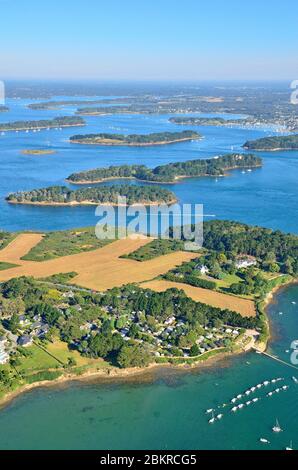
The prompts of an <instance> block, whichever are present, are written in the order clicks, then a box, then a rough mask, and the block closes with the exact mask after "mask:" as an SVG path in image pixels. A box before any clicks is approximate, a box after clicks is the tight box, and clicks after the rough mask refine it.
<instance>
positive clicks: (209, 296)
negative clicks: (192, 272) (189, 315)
mask: <svg viewBox="0 0 298 470" xmlns="http://www.w3.org/2000/svg"><path fill="white" fill-rule="evenodd" d="M142 287H145V288H148V289H152V290H155V291H157V292H163V291H165V290H167V289H171V288H174V287H175V288H177V289H182V290H184V292H185V293H186V295H188V296H189V297H191V298H192V299H193V300H196V301H197V302H201V303H203V304H208V305H212V306H213V307H218V308H221V309H226V308H227V309H229V310H233V311H234V312H238V313H240V314H241V315H242V316H243V317H254V316H255V315H256V309H255V304H254V302H253V301H252V300H246V299H241V298H239V297H234V296H233V295H228V294H222V293H221V292H215V291H212V290H208V289H202V288H200V287H192V286H189V285H187V284H182V283H179V282H170V281H150V282H145V283H143V284H142Z"/></svg>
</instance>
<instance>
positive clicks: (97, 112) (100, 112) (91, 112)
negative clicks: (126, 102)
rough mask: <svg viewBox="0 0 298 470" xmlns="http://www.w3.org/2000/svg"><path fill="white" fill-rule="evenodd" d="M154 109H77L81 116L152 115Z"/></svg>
mask: <svg viewBox="0 0 298 470" xmlns="http://www.w3.org/2000/svg"><path fill="white" fill-rule="evenodd" d="M153 112H154V109H152V107H148V106H147V107H146V106H87V107H83V108H78V109H77V110H76V114H80V115H81V116H106V115H109V114H152V113H153Z"/></svg>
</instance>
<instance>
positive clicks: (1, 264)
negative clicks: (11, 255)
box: [0, 261, 18, 271]
mask: <svg viewBox="0 0 298 470" xmlns="http://www.w3.org/2000/svg"><path fill="white" fill-rule="evenodd" d="M17 266H18V265H17V264H12V263H5V262H2V261H0V271H4V270H5V269H10V268H16V267H17Z"/></svg>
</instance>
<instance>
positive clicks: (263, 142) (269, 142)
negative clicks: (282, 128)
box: [243, 134, 298, 152]
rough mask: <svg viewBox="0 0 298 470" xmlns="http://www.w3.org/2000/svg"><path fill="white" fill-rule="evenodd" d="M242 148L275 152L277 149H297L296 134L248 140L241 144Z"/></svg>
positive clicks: (297, 137) (297, 140)
mask: <svg viewBox="0 0 298 470" xmlns="http://www.w3.org/2000/svg"><path fill="white" fill-rule="evenodd" d="M243 148H245V149H247V150H259V151H268V152H275V151H277V150H298V134H292V135H285V136H274V137H264V138H262V139H257V140H250V141H247V142H246V143H245V144H244V145H243Z"/></svg>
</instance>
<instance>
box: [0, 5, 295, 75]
mask: <svg viewBox="0 0 298 470" xmlns="http://www.w3.org/2000/svg"><path fill="white" fill-rule="evenodd" d="M0 18H1V26H0V80H1V79H8V78H14V79H22V78H30V79H39V78H42V79H46V78H48V79H117V80H118V79H119V80H120V79H128V80H131V79H133V80H209V79H212V80H217V79H218V80H222V79H227V80H230V79H235V80H238V79H241V80H256V79H259V80H263V79H264V80H268V79H270V80H283V79H286V80H288V79H291V80H294V79H298V27H297V18H298V1H297V0H283V1H281V0H279V1H277V0H270V2H269V1H268V0H249V1H245V2H241V1H239V0H237V1H236V0H225V1H224V0H42V1H41V0H0Z"/></svg>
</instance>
